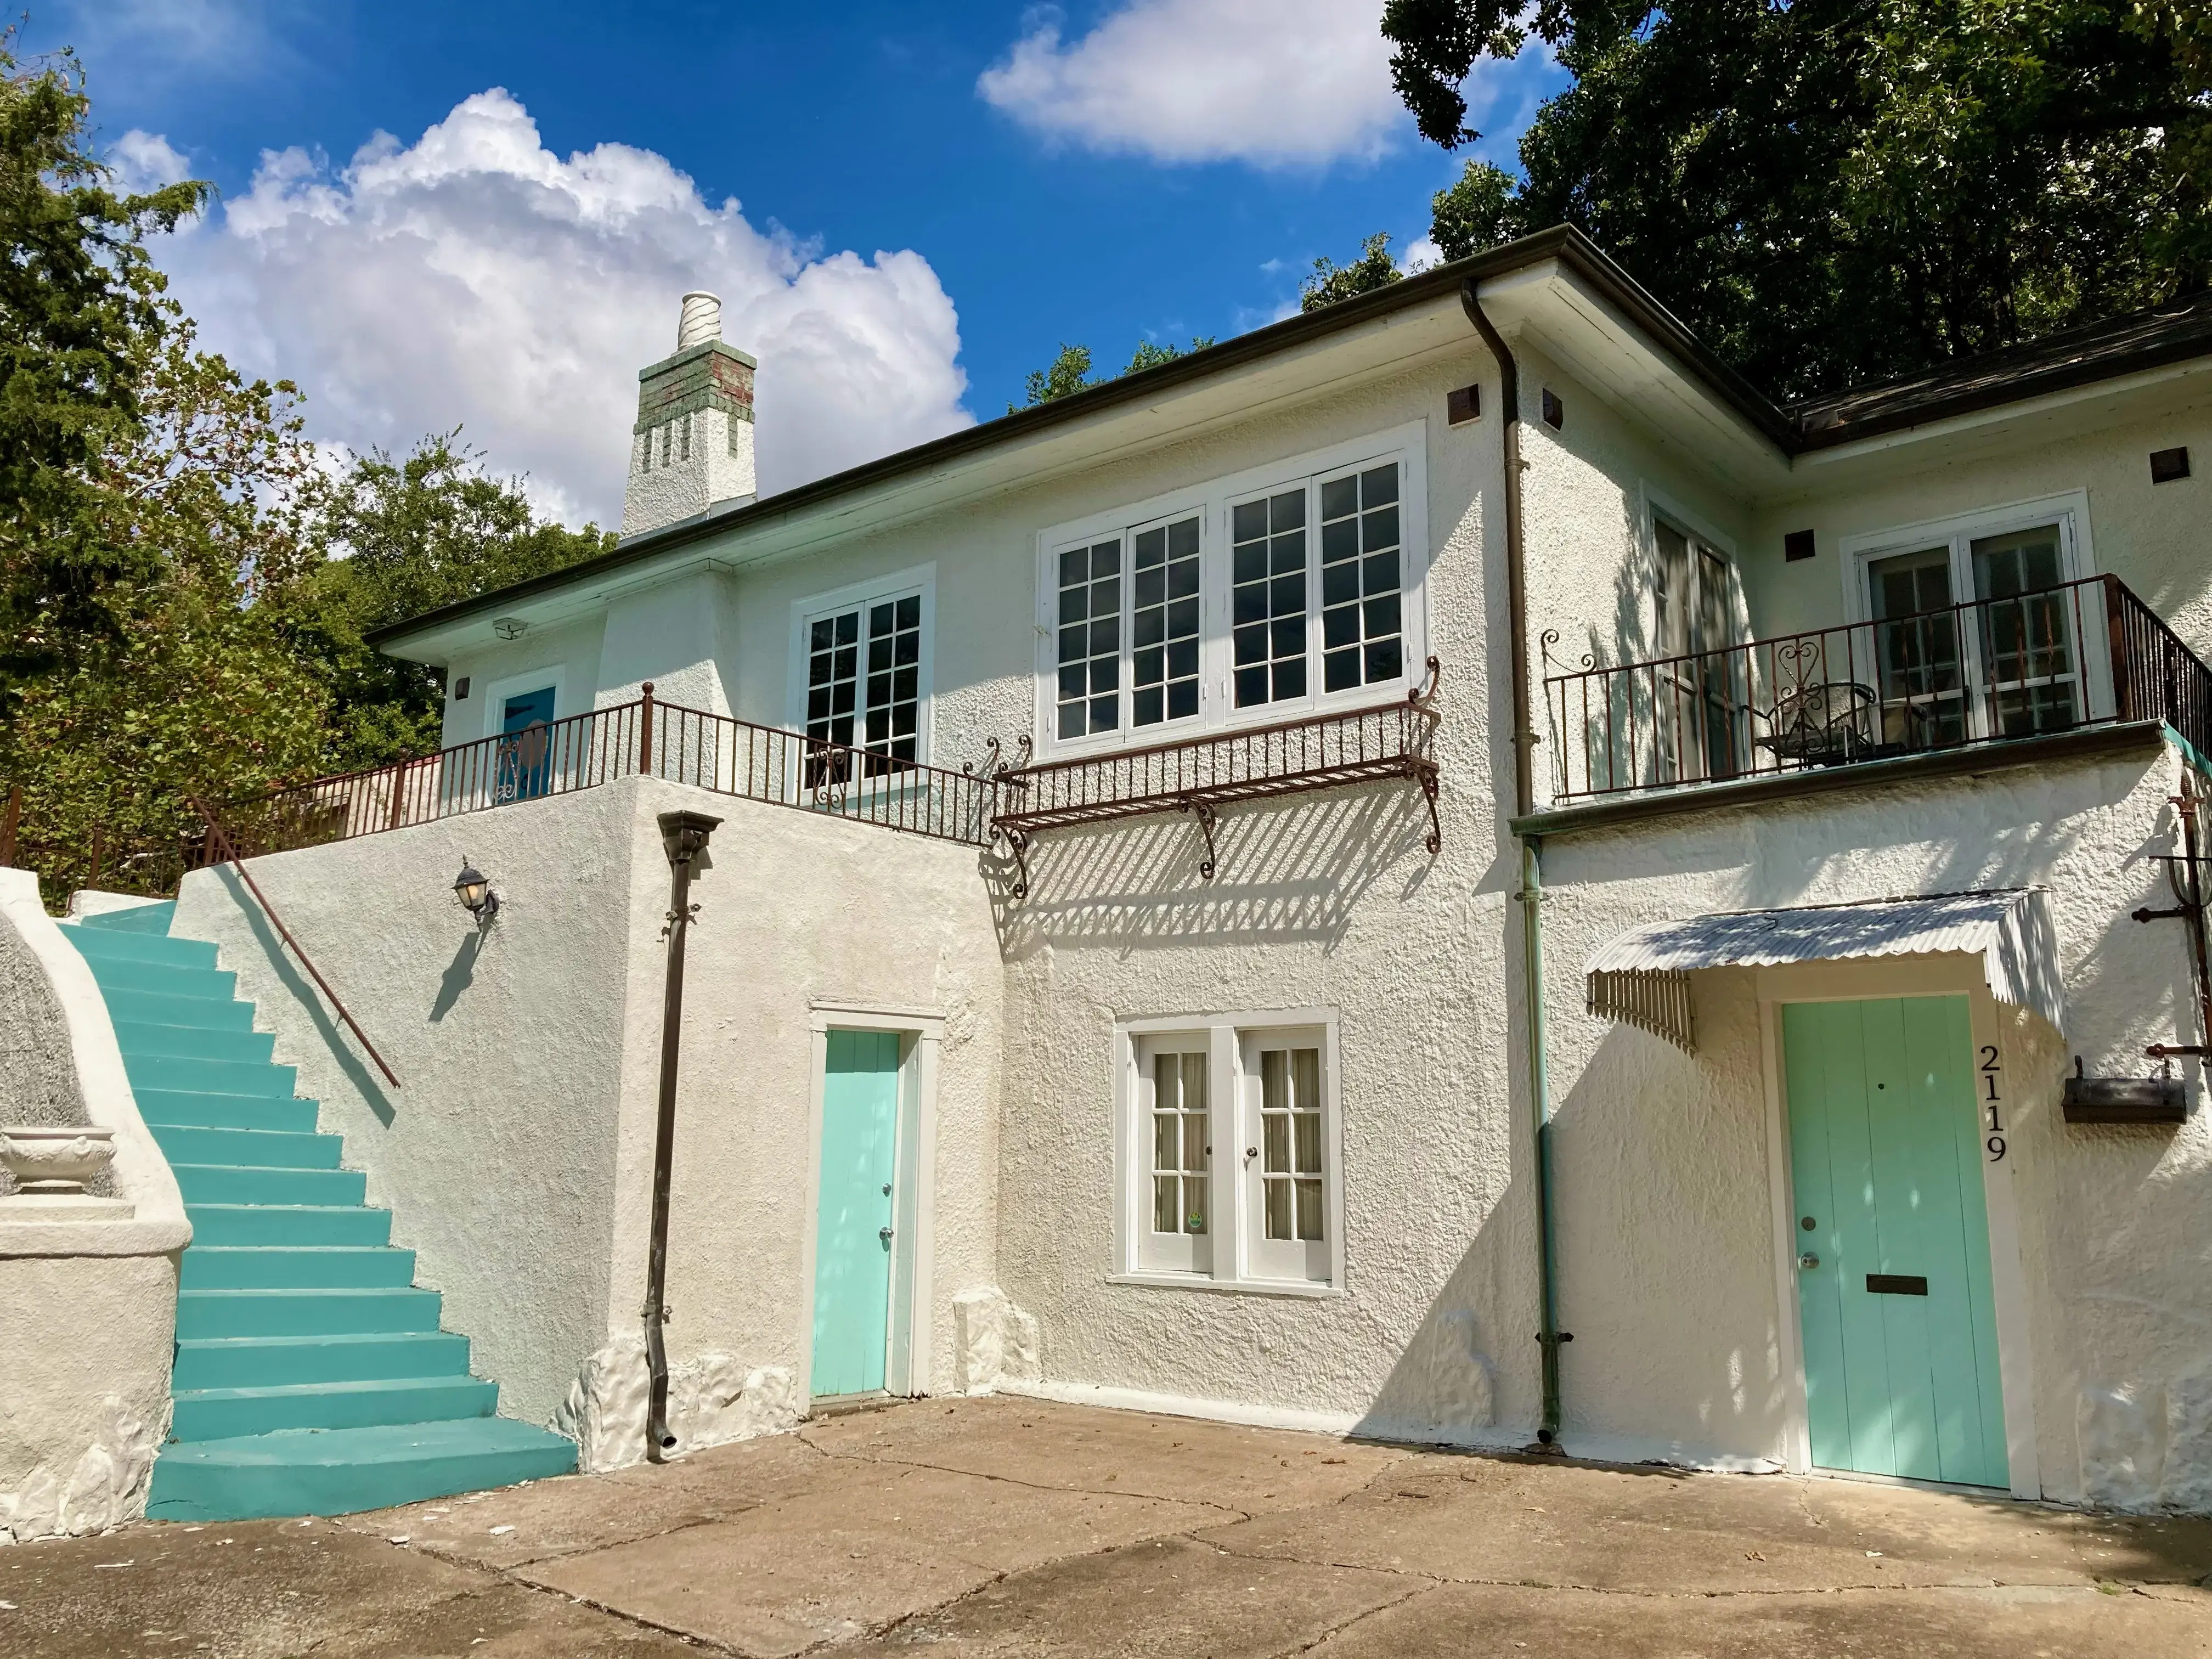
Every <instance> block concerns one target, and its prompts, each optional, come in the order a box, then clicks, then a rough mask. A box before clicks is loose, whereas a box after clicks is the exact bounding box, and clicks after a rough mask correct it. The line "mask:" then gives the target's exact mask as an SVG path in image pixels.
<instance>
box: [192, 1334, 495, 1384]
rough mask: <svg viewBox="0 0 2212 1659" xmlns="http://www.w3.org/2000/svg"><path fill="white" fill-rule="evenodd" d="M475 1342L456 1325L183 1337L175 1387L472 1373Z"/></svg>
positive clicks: (351, 1381) (346, 1380) (358, 1381)
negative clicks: (357, 1331)
mask: <svg viewBox="0 0 2212 1659" xmlns="http://www.w3.org/2000/svg"><path fill="white" fill-rule="evenodd" d="M468 1374H469V1340H468V1338H466V1337H465V1336H461V1335H459V1334H456V1333H454V1332H453V1331H387V1332H380V1333H377V1334H356V1335H351V1336H217V1337H197V1338H192V1339H190V1340H182V1339H180V1340H179V1341H178V1343H177V1363H176V1370H175V1371H174V1374H173V1379H172V1386H173V1388H174V1389H176V1391H177V1392H178V1393H179V1394H188V1393H191V1392H192V1391H193V1390H195V1389H273V1388H282V1387H286V1386H289V1385H290V1384H293V1383H366V1382H371V1381H374V1379H376V1378H379V1377H392V1376H467V1375H468Z"/></svg>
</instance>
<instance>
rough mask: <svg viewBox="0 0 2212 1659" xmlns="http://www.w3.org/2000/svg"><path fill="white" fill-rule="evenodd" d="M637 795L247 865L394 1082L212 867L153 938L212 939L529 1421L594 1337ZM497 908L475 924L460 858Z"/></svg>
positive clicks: (604, 1253) (508, 1407) (492, 816)
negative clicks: (456, 886)
mask: <svg viewBox="0 0 2212 1659" xmlns="http://www.w3.org/2000/svg"><path fill="white" fill-rule="evenodd" d="M634 787H635V786H629V785H617V786H613V787H608V788H604V789H596V790H590V791H586V792H585V793H580V794H576V795H567V796H558V797H554V798H550V799H544V800H535V801H525V802H520V803H517V804H514V805H507V806H503V807H501V808H500V809H499V810H498V811H491V812H484V813H479V814H477V815H475V816H473V817H463V818H459V819H453V820H448V821H447V822H445V823H432V824H423V825H419V826H416V827H414V828H410V829H398V830H393V831H391V832H389V833H387V834H384V835H378V836H364V837H362V838H360V839H358V840H355V841H349V842H339V843H337V844H335V845H332V846H328V847H318V848H306V849H303V850H301V851H298V852H292V853H280V854H275V855H274V856H271V857H268V858H263V859H258V860H255V861H254V866H253V869H254V876H255V878H256V879H257V880H258V882H259V883H260V884H261V888H262V890H263V891H264V892H265V893H266V894H267V895H268V896H269V899H270V902H271V903H272V904H274V905H275V906H276V909H277V911H278V913H279V914H280V915H283V918H284V921H285V925H286V926H287V927H289V928H290V929H291V931H292V933H293V936H294V937H295V938H296V939H298V940H299V941H300V944H301V947H302V948H303V949H305V950H306V951H307V953H308V954H309V955H310V956H311V957H313V959H314V963H315V965H316V967H317V968H318V969H320V970H321V972H322V973H323V975H324V976H325V978H326V979H328V980H329V981H330V982H331V987H332V988H333V989H335V990H336V991H337V994H338V995H339V996H340V997H342V998H343V1000H344V1001H345V1004H346V1006H347V1007H348V1008H349V1010H351V1012H353V1014H354V1017H355V1018H356V1019H358V1020H359V1021H360V1022H361V1023H362V1026H363V1027H364V1028H365V1029H366V1030H367V1031H368V1036H369V1040H370V1041H371V1042H374V1043H375V1045H376V1047H377V1048H378V1050H379V1052H380V1053H381V1054H383V1055H384V1057H385V1059H386V1060H387V1061H389V1062H390V1064H391V1066H392V1069H393V1070H394V1071H395V1072H397V1073H398V1076H399V1079H400V1083H401V1086H400V1087H399V1088H397V1089H392V1088H389V1087H387V1086H386V1085H385V1083H384V1081H383V1079H382V1078H381V1077H380V1076H379V1075H378V1074H377V1073H375V1071H374V1068H373V1067H372V1066H370V1064H369V1062H368V1060H367V1058H366V1057H365V1056H363V1055H362V1054H360V1053H359V1051H358V1050H357V1049H356V1047H355V1046H354V1043H353V1039H352V1037H351V1036H350V1035H349V1034H347V1033H346V1032H345V1031H344V1030H343V1027H341V1026H339V1025H338V1024H337V1022H336V1020H335V1019H334V1018H333V1017H332V1016H331V1014H330V1012H328V1010H327V1008H326V1007H325V1005H324V1004H323V1003H322V1001H321V1000H320V998H319V996H318V994H317V993H316V991H315V989H314V987H313V982H312V981H309V980H308V979H307V976H306V975H304V974H303V973H301V971H300V969H298V967H297V965H296V964H295V963H294V961H293V960H292V958H291V957H289V954H287V953H286V952H285V951H283V945H282V943H281V941H280V940H279V939H277V937H276V933H274V931H273V930H272V929H271V928H270V927H269V924H268V922H267V920H266V919H265V918H264V916H263V915H262V914H261V912H260V910H259V909H258V907H256V906H255V904H254V902H253V900H252V896H251V895H249V894H248V893H246V890H245V889H244V887H243V885H242V884H240V883H239V882H238V880H237V878H236V876H235V875H234V872H231V871H230V870H229V869H228V868H227V867H221V868H216V869H212V870H204V871H195V872H192V873H191V874H190V875H188V876H187V877H185V881H184V884H183V888H182V890H181V892H180V894H179V899H178V904H177V913H176V916H175V919H174V921H173V922H172V924H171V929H170V931H171V932H172V933H174V934H177V935H179V936H182V937H185V938H188V939H212V940H214V941H215V942H216V945H218V946H219V947H220V951H221V962H222V966H223V967H225V968H228V969H233V970H234V971H235V972H236V973H237V975H238V991H239V994H240V996H242V997H245V998H247V999H249V1000H252V1002H253V1003H254V1004H255V1005H256V1008H255V1019H256V1024H257V1025H258V1028H259V1029H260V1030H270V1031H274V1032H275V1033H276V1060H278V1061H279V1062H280V1063H283V1064H287V1065H293V1066H298V1067H299V1068H300V1084H299V1088H300V1092H301V1094H302V1095H305V1096H307V1097H312V1098H314V1099H317V1100H319V1101H320V1102H321V1103H322V1110H321V1117H320V1125H321V1127H322V1128H323V1129H324V1130H325V1132H328V1133H337V1134H342V1135H343V1136H344V1137H345V1153H344V1162H345V1165H346V1167H347V1168H349V1169H356V1170H366V1171H367V1172H368V1202H369V1203H370V1204H372V1205H380V1206H389V1207H390V1209H391V1210H392V1243H395V1244H400V1245H404V1246H407V1247H410V1248H411V1249H414V1250H415V1251H416V1282H417V1283H419V1284H422V1285H427V1286H429V1287H431V1288H433V1289H435V1290H438V1291H442V1292H444V1295H445V1319H446V1324H447V1328H448V1329H451V1330H457V1331H461V1332H464V1333H465V1334H467V1335H468V1337H469V1339H470V1343H471V1349H470V1354H471V1364H472V1365H473V1367H474V1369H475V1370H476V1371H477V1374H478V1375H479V1376H489V1377H492V1378H494V1379H495V1380H496V1381H497V1382H498V1383H500V1409H501V1412H502V1413H506V1414H507V1415H509V1416H514V1417H520V1418H523V1419H526V1420H529V1421H532V1422H544V1421H545V1420H547V1419H549V1418H550V1416H551V1414H552V1412H553V1410H554V1408H555V1407H556V1405H558V1404H559V1402H560V1401H561V1400H562V1397H563V1396H564V1395H565V1393H566V1391H567V1389H568V1383H569V1380H570V1378H571V1377H572V1376H574V1372H575V1369H576V1367H577V1366H578V1365H579V1364H581V1363H582V1360H583V1358H585V1356H586V1355H588V1354H589V1353H591V1352H592V1351H593V1350H594V1349H595V1348H597V1347H598V1346H599V1344H600V1343H601V1342H602V1341H603V1340H604V1336H605V1330H606V1328H607V1322H608V1318H609V1311H608V1296H609V1290H608V1275H607V1260H608V1250H609V1245H610V1240H611V1236H612V1226H613V1218H612V1211H611V1191H612V1183H613V1180H614V1155H615V1122H616V1114H617V1101H618V1099H619V1098H620V1091H621V1068H622V1066H623V1059H624V1048H623V1042H624V1021H625V1017H626V1015H625V1002H624V999H625V998H626V996H627V995H628V994H629V977H628V969H629V958H630V955H631V952H632V951H635V950H637V949H640V948H642V946H643V945H644V944H645V943H646V942H647V941H644V940H640V939H635V938H633V936H632V931H633V930H632V927H631V921H632V918H631V916H630V915H629V893H630V884H631V880H632V878H633V872H632V870H631V867H630V865H631V858H632V851H633V848H632V843H633V839H634V838H633V836H632V835H631V834H630V823H631V817H632V813H633V811H634V806H635V802H634V800H633V799H632V794H633V790H634ZM464 859H467V860H472V861H473V862H474V863H475V864H476V866H477V868H479V869H481V870H483V872H486V873H487V874H488V875H489V876H490V878H491V879H492V883H493V885H494V887H495V890H497V891H498V893H499V895H500V897H501V901H502V908H501V912H500V915H499V920H498V921H497V922H496V923H495V925H494V926H493V927H491V928H490V929H489V930H488V931H485V932H481V933H480V932H479V931H478V930H477V927H476V926H475V924H474V923H473V922H472V921H471V920H470V918H469V915H468V914H467V913H466V912H465V911H464V910H462V909H461V908H459V905H458V904H456V903H455V902H454V899H453V890H452V883H453V876H454V874H455V872H458V871H459V869H460V867H461V864H462V861H463V860H464Z"/></svg>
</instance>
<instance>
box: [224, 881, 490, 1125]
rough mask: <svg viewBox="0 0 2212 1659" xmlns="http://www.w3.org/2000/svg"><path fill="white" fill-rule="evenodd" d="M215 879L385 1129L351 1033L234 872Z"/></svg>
mask: <svg viewBox="0 0 2212 1659" xmlns="http://www.w3.org/2000/svg"><path fill="white" fill-rule="evenodd" d="M215 873H216V880H218V881H220V882H221V883H222V887H223V891H224V892H226V893H228V894H229V895H230V901H231V902H232V903H234V904H235V905H236V906H237V907H238V908H239V912H240V915H244V916H245V918H246V924H247V926H249V927H252V929H253V941H254V943H255V944H257V945H259V946H260V947H261V950H262V954H263V955H264V956H266V957H268V958H269V961H270V965H271V966H272V967H274V968H275V969H276V976H277V978H278V979H279V980H281V981H283V986H284V988H285V990H286V991H288V992H289V993H290V994H291V997H292V1000H293V1002H294V1003H295V1004H296V1005H297V1006H299V1007H300V1008H301V1009H302V1010H303V1011H305V1012H306V1013H307V1017H308V1018H310V1019H312V1020H313V1022H314V1024H315V1034H316V1035H317V1036H319V1037H320V1038H321V1039H322V1042H323V1047H324V1048H325V1049H327V1050H328V1051H329V1053H330V1054H331V1058H332V1059H333V1060H336V1061H337V1064H338V1066H340V1067H341V1068H342V1069H343V1071H344V1073H345V1074H346V1077H347V1079H348V1080H349V1082H351V1083H352V1084H353V1085H354V1087H355V1088H356V1089H358V1090H359V1091H361V1097H362V1099H363V1100H365V1101H367V1102H368V1108H369V1109H370V1110H371V1111H373V1112H374V1113H375V1114H376V1116H377V1121H379V1122H380V1123H382V1124H383V1125H384V1126H385V1127H386V1128H390V1127H392V1119H393V1117H394V1115H395V1113H394V1110H393V1108H392V1100H391V1097H389V1096H388V1095H386V1093H385V1091H384V1086H383V1085H382V1084H381V1083H380V1082H379V1081H378V1080H377V1079H376V1078H375V1076H374V1074H373V1073H371V1072H370V1070H369V1068H368V1062H367V1061H365V1060H363V1059H362V1057H361V1054H360V1053H359V1051H358V1050H356V1048H355V1047H354V1041H353V1036H352V1035H351V1033H349V1032H348V1031H347V1030H345V1028H344V1027H343V1026H342V1025H341V1024H339V1023H338V1019H337V1016H336V1015H335V1014H333V1013H331V1007H330V1005H329V1004H328V1003H327V1002H325V1001H324V1000H323V995H322V993H321V992H319V991H318V990H317V989H316V988H315V983H314V981H313V980H311V979H309V978H308V977H307V974H306V973H305V972H304V971H303V970H302V969H301V967H300V964H299V963H298V961H297V960H296V959H295V957H293V955H292V953H291V952H290V951H288V950H287V949H285V947H284V941H283V938H282V936H280V935H279V934H278V933H277V932H276V928H275V927H272V926H271V925H270V921H269V917H268V915H267V913H266V912H264V910H263V909H262V908H261V907H260V906H259V905H258V904H257V903H255V902H254V900H253V895H252V893H250V892H248V891H247V890H246V884H245V883H244V882H242V881H240V879H239V878H238V872H237V871H236V870H234V869H233V868H231V867H230V866H228V865H224V866H222V867H221V868H219V869H218V870H216V872H215ZM449 977H450V975H449ZM337 989H338V994H339V995H341V996H343V995H344V994H345V992H344V987H343V986H339V987H337ZM261 1012H262V1017H263V1018H268V1014H267V1012H266V1011H261Z"/></svg>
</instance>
